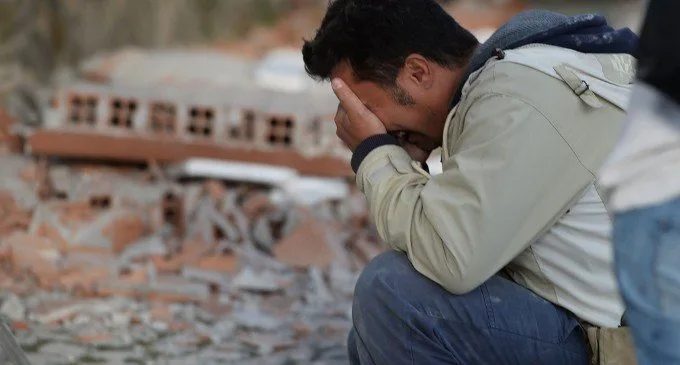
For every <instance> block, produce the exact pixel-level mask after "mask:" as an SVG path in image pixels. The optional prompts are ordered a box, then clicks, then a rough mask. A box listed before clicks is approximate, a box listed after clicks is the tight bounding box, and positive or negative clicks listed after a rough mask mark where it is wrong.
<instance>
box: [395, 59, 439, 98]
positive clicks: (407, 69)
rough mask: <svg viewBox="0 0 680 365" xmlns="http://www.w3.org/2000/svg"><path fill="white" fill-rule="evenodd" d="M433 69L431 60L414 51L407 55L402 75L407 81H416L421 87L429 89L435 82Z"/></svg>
mask: <svg viewBox="0 0 680 365" xmlns="http://www.w3.org/2000/svg"><path fill="white" fill-rule="evenodd" d="M433 71H434V70H433V69H432V67H431V65H430V61H428V60H427V59H426V58H425V57H423V56H421V55H419V54H417V53H413V54H410V55H409V56H408V57H406V61H405V62H404V68H403V70H402V75H401V76H402V77H403V78H404V80H403V81H406V82H407V83H414V84H415V85H417V86H419V87H420V88H423V89H429V88H431V87H432V85H433V84H434V75H433Z"/></svg>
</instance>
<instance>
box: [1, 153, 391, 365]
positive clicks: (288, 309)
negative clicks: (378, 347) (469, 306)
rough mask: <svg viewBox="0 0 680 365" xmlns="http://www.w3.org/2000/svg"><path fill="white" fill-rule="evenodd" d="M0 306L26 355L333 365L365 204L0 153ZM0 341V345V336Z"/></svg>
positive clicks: (345, 323) (361, 255)
mask: <svg viewBox="0 0 680 365" xmlns="http://www.w3.org/2000/svg"><path fill="white" fill-rule="evenodd" d="M0 187H1V188H2V191H0V317H1V318H2V320H3V321H4V322H6V323H8V324H9V325H10V326H11V328H12V330H13V332H14V333H15V336H16V338H17V340H18V342H19V343H20V344H21V346H22V348H23V349H24V351H25V352H26V354H27V356H28V359H29V360H30V361H31V362H32V363H33V364H36V365H37V364H77V363H92V362H94V363H102V364H128V363H135V364H336V363H337V364H341V363H346V362H347V358H346V349H345V339H346V336H347V333H348V330H349V328H350V326H351V321H350V310H351V297H352V292H353V287H354V283H355V281H356V278H357V275H358V273H359V272H360V270H361V268H362V267H363V266H364V265H365V264H366V263H367V262H368V260H370V259H371V258H372V257H374V256H375V255H377V254H378V253H379V252H380V251H381V250H382V247H381V246H380V244H379V240H378V238H377V233H376V232H375V231H374V229H373V228H372V226H371V225H370V224H369V222H368V220H367V218H366V217H367V209H366V206H365V200H364V198H363V196H361V194H359V193H358V192H356V191H353V192H351V193H350V194H349V195H348V196H347V197H346V198H343V199H334V200H331V201H324V202H321V203H316V204H314V205H312V206H305V205H300V204H295V203H293V202H292V201H291V200H286V199H272V198H271V197H272V196H273V195H272V194H273V192H272V191H271V188H268V187H266V186H262V185H254V184H245V183H228V182H224V181H217V180H197V179H188V180H185V181H176V180H171V179H168V178H167V177H164V176H163V173H162V171H161V170H160V169H159V168H153V169H135V168H130V167H113V166H108V167H104V166H91V165H83V164H74V163H71V164H66V163H59V162H54V161H51V162H50V163H49V164H48V163H47V162H46V161H44V160H41V161H36V160H34V159H31V158H28V157H21V156H18V155H7V156H3V157H0ZM0 347H1V346H0Z"/></svg>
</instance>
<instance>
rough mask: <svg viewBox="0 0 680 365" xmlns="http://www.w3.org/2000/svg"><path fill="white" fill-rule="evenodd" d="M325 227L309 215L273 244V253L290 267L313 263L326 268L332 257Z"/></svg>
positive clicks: (303, 266) (304, 266)
mask: <svg viewBox="0 0 680 365" xmlns="http://www.w3.org/2000/svg"><path fill="white" fill-rule="evenodd" d="M327 229H328V227H327V225H325V224H324V223H322V222H320V221H319V220H317V219H316V218H313V217H311V216H309V217H307V218H306V219H305V220H304V221H302V222H301V223H300V224H298V226H297V227H295V229H294V230H293V232H292V233H291V234H290V235H289V236H288V237H285V238H284V239H282V240H281V241H280V242H279V243H278V244H277V245H276V246H274V255H275V256H276V258H277V259H278V260H279V261H281V262H283V263H285V264H288V265H290V266H292V267H296V268H306V267H309V266H311V265H315V266H318V267H320V268H326V267H327V266H328V265H329V264H330V263H331V261H333V259H334V254H333V250H332V249H331V247H330V243H329V241H328V236H327Z"/></svg>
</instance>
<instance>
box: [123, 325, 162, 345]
mask: <svg viewBox="0 0 680 365" xmlns="http://www.w3.org/2000/svg"><path fill="white" fill-rule="evenodd" d="M130 337H132V340H133V341H134V342H136V343H140V344H143V345H148V344H150V343H152V342H154V341H156V340H158V333H157V332H156V331H154V329H153V328H151V327H148V326H135V327H132V328H130Z"/></svg>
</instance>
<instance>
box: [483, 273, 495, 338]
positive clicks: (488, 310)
mask: <svg viewBox="0 0 680 365" xmlns="http://www.w3.org/2000/svg"><path fill="white" fill-rule="evenodd" d="M481 290H482V300H484V306H485V307H486V315H487V316H488V317H489V325H490V326H491V328H495V326H496V315H495V314H494V312H493V308H491V303H490V302H489V301H490V297H491V295H490V294H489V288H487V287H486V284H482V286H481Z"/></svg>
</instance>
